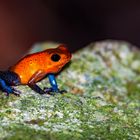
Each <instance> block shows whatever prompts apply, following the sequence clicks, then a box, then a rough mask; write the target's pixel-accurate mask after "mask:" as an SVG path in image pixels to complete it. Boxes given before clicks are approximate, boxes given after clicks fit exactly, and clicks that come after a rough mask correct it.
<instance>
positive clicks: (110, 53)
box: [0, 41, 140, 140]
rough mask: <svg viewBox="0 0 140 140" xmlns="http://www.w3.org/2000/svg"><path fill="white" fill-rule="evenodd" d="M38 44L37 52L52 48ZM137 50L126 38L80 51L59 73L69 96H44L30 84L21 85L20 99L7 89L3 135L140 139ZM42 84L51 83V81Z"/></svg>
mask: <svg viewBox="0 0 140 140" xmlns="http://www.w3.org/2000/svg"><path fill="white" fill-rule="evenodd" d="M38 46H39V48H38V47H35V49H32V50H31V51H32V52H35V51H38V50H41V49H42V48H43V49H44V48H46V44H45V45H44V44H43V45H42V44H39V45H38ZM54 46H55V45H52V44H51V45H48V46H47V47H54ZM132 48H133V49H132ZM135 50H136V49H134V47H133V46H131V45H130V44H128V43H126V42H117V41H103V42H97V43H92V44H90V45H88V46H87V47H85V48H84V49H82V50H80V51H78V52H76V53H75V54H73V58H72V62H71V63H70V64H69V65H67V67H65V69H64V70H63V71H62V72H61V73H60V74H59V75H58V77H57V81H58V84H59V87H60V88H61V89H65V90H67V91H68V93H65V94H63V95H59V94H58V95H55V96H49V95H43V96H40V95H39V94H37V93H35V92H33V91H32V90H31V89H30V88H28V87H27V86H19V87H17V89H18V90H21V91H22V94H21V96H20V97H15V96H14V95H10V96H9V97H6V96H5V95H4V94H3V93H1V95H0V139H2V140H22V139H23V140H30V139H35V140H43V139H44V140H46V139H50V140H75V139H76V140H85V139H112V140H114V139H139V138H140V132H139V130H140V113H139V108H140V102H139V100H140V75H139V72H140V67H139V66H140V64H139V62H140V57H139V51H138V50H137V51H135ZM38 84H39V86H40V87H42V88H43V87H44V86H49V84H48V80H47V79H45V80H43V81H41V82H40V83H38Z"/></svg>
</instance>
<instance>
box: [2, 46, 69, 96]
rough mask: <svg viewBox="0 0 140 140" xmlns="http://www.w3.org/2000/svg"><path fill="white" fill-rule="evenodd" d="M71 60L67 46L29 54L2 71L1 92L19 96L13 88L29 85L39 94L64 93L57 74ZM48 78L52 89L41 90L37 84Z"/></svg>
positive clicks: (18, 92)
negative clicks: (60, 87)
mask: <svg viewBox="0 0 140 140" xmlns="http://www.w3.org/2000/svg"><path fill="white" fill-rule="evenodd" d="M70 59H71V53H70V52H69V51H68V49H67V48H66V47H65V45H59V46H58V47H57V48H53V49H47V50H44V51H42V52H37V53H34V54H29V55H27V56H25V57H23V58H22V59H21V60H19V61H18V62H17V63H16V64H15V65H14V66H12V67H10V68H9V69H8V70H7V71H0V90H2V91H4V92H6V93H7V95H9V94H10V93H13V94H14V95H19V94H20V91H18V90H16V89H15V88H13V86H18V85H28V86H29V87H30V88H31V89H32V90H34V91H36V92H37V93H39V94H50V92H57V93H63V92H64V90H60V89H59V88H58V85H57V82H56V79H55V74H56V73H58V72H59V71H60V70H61V69H62V67H63V66H64V65H65V64H66V63H68V62H69V61H70ZM46 76H47V77H48V78H49V82H50V85H51V87H50V88H46V87H45V88H44V89H41V88H40V87H39V86H38V85H37V84H36V83H37V82H38V81H40V80H42V79H43V78H45V77H46Z"/></svg>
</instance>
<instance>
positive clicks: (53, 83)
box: [44, 74, 66, 93]
mask: <svg viewBox="0 0 140 140" xmlns="http://www.w3.org/2000/svg"><path fill="white" fill-rule="evenodd" d="M47 76H48V78H49V82H50V84H51V88H45V89H44V91H45V92H57V93H63V92H66V91H65V90H59V88H58V85H57V82H56V78H55V76H54V74H48V75H47Z"/></svg>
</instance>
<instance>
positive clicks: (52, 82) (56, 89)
mask: <svg viewBox="0 0 140 140" xmlns="http://www.w3.org/2000/svg"><path fill="white" fill-rule="evenodd" d="M48 78H49V82H50V84H51V86H52V89H53V90H54V91H58V86H57V82H56V79H55V76H54V74H49V75H48Z"/></svg>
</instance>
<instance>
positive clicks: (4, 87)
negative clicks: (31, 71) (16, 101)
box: [0, 78, 19, 95]
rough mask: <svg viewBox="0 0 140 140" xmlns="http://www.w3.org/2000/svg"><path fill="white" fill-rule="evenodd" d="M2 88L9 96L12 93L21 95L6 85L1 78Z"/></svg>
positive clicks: (0, 84) (0, 85)
mask: <svg viewBox="0 0 140 140" xmlns="http://www.w3.org/2000/svg"><path fill="white" fill-rule="evenodd" d="M0 87H1V89H2V91H4V92H6V93H7V95H9V94H10V93H13V94H15V95H19V92H18V91H17V90H15V89H13V88H11V87H10V86H8V85H6V83H5V81H4V80H3V79H1V78H0Z"/></svg>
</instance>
